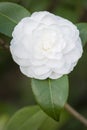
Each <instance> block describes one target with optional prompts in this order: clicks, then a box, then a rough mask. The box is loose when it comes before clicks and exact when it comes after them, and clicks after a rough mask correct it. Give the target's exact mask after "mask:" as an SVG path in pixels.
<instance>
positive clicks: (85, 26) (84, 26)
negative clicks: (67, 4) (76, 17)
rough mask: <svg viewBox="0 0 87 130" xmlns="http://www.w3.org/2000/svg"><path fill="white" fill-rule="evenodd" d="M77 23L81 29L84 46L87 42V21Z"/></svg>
mask: <svg viewBox="0 0 87 130" xmlns="http://www.w3.org/2000/svg"><path fill="white" fill-rule="evenodd" d="M76 25H77V28H78V29H79V31H80V37H81V40H82V45H83V46H84V45H85V44H86V43H87V23H78V24H76Z"/></svg>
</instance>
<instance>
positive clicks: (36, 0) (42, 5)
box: [0, 0, 87, 130]
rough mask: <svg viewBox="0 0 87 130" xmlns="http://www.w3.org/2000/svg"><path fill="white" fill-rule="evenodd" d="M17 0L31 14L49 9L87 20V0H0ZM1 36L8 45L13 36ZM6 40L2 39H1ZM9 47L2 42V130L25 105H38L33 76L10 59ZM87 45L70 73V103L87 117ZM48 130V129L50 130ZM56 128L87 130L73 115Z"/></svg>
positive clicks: (0, 71) (0, 90) (0, 80)
mask: <svg viewBox="0 0 87 130" xmlns="http://www.w3.org/2000/svg"><path fill="white" fill-rule="evenodd" d="M7 1H9V2H14V3H17V4H19V5H22V6H24V7H25V8H27V9H28V10H29V11H30V12H31V13H33V12H35V11H40V10H47V11H50V12H52V13H54V14H56V15H59V16H62V17H64V18H67V19H69V20H70V21H72V22H73V23H78V22H87V0H0V2H7ZM0 39H3V40H4V42H5V43H6V44H7V45H9V43H10V40H11V39H10V38H8V37H6V36H4V35H2V34H0ZM0 42H1V43H3V41H2V40H0ZM6 47H7V46H4V44H3V45H0V130H2V128H3V126H4V124H5V122H6V121H7V120H8V119H9V117H10V116H11V115H12V114H13V113H14V112H15V111H17V110H18V109H20V108H22V107H23V106H29V105H33V104H36V102H35V99H34V96H33V93H32V90H31V82H30V79H29V78H27V77H26V76H24V75H23V74H21V72H20V70H19V67H18V65H17V64H15V63H14V62H13V60H12V58H11V54H10V52H9V50H8V49H6ZM86 59H87V45H86V46H85V48H84V53H83V56H82V58H81V59H80V60H79V62H78V65H77V66H76V67H75V69H74V71H73V72H72V73H71V74H70V75H69V79H70V82H69V83H70V90H69V91H70V92H69V98H68V102H69V103H70V104H71V105H72V106H73V107H74V108H75V109H76V110H77V111H78V112H80V113H81V114H83V115H84V116H85V117H87V60H86ZM48 130H49V129H48ZM57 130H87V129H86V128H85V127H84V126H83V124H81V123H80V122H79V121H77V120H76V119H75V118H73V117H72V116H69V119H67V120H66V122H65V123H64V124H62V125H61V127H60V128H58V129H57Z"/></svg>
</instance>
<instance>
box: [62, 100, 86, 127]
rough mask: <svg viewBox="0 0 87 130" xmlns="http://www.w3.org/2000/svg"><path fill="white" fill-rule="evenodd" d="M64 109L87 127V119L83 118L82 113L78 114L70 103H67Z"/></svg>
mask: <svg viewBox="0 0 87 130" xmlns="http://www.w3.org/2000/svg"><path fill="white" fill-rule="evenodd" d="M64 107H65V109H66V110H67V111H68V112H69V113H70V114H71V115H73V116H74V117H75V118H76V119H78V120H79V121H80V122H81V123H83V124H84V125H85V126H86V127H87V119H86V118H85V117H83V116H82V115H81V114H80V113H78V112H77V111H76V110H75V109H74V108H72V107H71V106H70V105H69V104H68V103H66V104H65V106H64Z"/></svg>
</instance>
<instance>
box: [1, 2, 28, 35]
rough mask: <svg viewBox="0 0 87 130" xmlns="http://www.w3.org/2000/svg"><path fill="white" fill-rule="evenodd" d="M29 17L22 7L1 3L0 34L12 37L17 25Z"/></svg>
mask: <svg viewBox="0 0 87 130" xmlns="http://www.w3.org/2000/svg"><path fill="white" fill-rule="evenodd" d="M29 15H30V13H29V12H28V11H27V10H26V9H25V8H24V7H22V6H20V5H17V4H14V3H10V2H0V33H3V34H5V35H7V36H9V37H11V36H12V31H13V29H14V27H15V26H16V24H17V23H18V22H19V21H20V20H21V19H22V18H24V17H27V16H29Z"/></svg>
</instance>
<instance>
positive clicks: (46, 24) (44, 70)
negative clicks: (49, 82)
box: [10, 11, 83, 79]
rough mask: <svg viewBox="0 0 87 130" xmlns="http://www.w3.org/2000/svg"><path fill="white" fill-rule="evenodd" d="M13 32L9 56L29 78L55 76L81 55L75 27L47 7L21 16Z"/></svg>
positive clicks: (65, 69) (71, 67) (62, 73)
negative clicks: (48, 10) (45, 9)
mask: <svg viewBox="0 0 87 130" xmlns="http://www.w3.org/2000/svg"><path fill="white" fill-rule="evenodd" d="M12 36H13V39H12V41H11V45H10V50H11V54H12V57H13V59H14V61H15V62H16V63H17V64H18V65H19V66H20V70H21V72H22V73H23V74H25V75H26V76H28V77H31V78H36V79H46V78H51V79H57V78H59V77H61V76H63V75H64V74H68V73H70V72H71V71H72V70H73V68H74V66H75V65H76V64H77V62H78V60H79V58H80V57H81V56H82V52H83V49H82V45H81V39H80V37H79V31H78V29H77V27H76V26H75V25H74V24H73V23H71V22H70V21H68V20H66V19H64V18H61V17H59V16H56V15H54V14H51V13H49V12H47V11H40V12H35V13H33V14H32V15H31V16H30V17H26V18H23V19H22V20H21V21H20V22H19V23H18V25H17V26H16V27H15V28H14V31H13V33H12Z"/></svg>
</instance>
